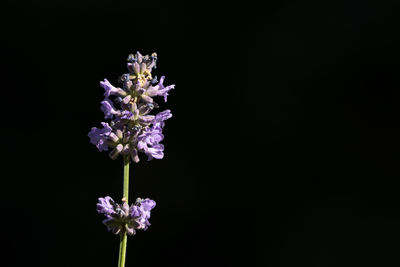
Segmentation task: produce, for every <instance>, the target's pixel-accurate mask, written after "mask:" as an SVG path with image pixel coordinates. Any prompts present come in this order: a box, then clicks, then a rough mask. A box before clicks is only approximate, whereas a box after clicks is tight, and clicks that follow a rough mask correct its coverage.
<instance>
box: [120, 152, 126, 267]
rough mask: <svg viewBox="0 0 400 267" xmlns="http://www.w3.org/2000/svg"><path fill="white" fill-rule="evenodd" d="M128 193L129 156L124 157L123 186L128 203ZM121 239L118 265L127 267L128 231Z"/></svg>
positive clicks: (124, 197) (121, 235)
mask: <svg viewBox="0 0 400 267" xmlns="http://www.w3.org/2000/svg"><path fill="white" fill-rule="evenodd" d="M128 195H129V156H125V157H124V187H123V195H122V197H123V199H124V201H126V203H128ZM120 237H121V239H120V241H119V259H118V267H125V256H126V244H127V241H128V238H127V236H126V231H124V230H123V231H121V234H120Z"/></svg>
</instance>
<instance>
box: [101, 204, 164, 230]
mask: <svg viewBox="0 0 400 267" xmlns="http://www.w3.org/2000/svg"><path fill="white" fill-rule="evenodd" d="M155 205H156V202H155V201H154V200H151V199H148V198H146V199H141V198H137V199H136V202H135V203H134V204H132V205H131V206H129V205H128V204H127V203H126V201H125V199H123V200H122V204H117V203H115V201H114V200H113V199H112V198H111V197H108V196H107V197H104V198H99V203H97V212H98V213H100V214H104V215H105V216H106V219H105V220H103V224H105V225H106V226H107V229H108V230H109V231H111V232H112V233H114V234H119V233H122V232H124V231H126V233H127V234H129V235H135V234H136V230H139V229H143V230H146V229H147V228H148V226H150V223H149V218H150V211H151V210H152V209H153V208H154V207H155Z"/></svg>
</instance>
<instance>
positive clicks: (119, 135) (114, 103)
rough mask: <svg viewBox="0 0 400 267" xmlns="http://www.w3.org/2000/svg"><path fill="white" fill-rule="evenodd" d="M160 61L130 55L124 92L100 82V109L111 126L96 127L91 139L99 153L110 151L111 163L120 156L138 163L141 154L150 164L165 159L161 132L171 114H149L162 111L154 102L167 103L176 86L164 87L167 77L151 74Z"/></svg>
mask: <svg viewBox="0 0 400 267" xmlns="http://www.w3.org/2000/svg"><path fill="white" fill-rule="evenodd" d="M157 58H158V57H157V54H156V53H153V54H151V56H149V55H146V56H143V55H141V54H140V53H139V52H137V53H136V54H131V55H129V56H128V65H127V66H128V70H129V73H125V74H123V75H121V76H120V78H119V81H120V82H121V83H122V88H123V89H121V88H119V87H115V86H113V85H112V84H111V83H110V82H109V81H108V80H107V79H104V81H101V82H100V85H101V86H102V87H103V88H104V96H105V98H104V100H103V101H102V102H101V107H100V109H101V111H103V113H104V117H105V119H109V120H110V122H109V124H103V127H104V128H103V129H98V128H95V127H93V128H92V129H91V131H90V132H89V134H88V135H89V137H90V142H91V143H92V144H94V145H95V146H96V147H97V148H98V149H99V151H107V150H108V149H111V153H109V156H110V158H111V159H117V158H118V157H119V155H121V156H124V157H125V156H126V157H130V158H131V159H132V161H133V162H135V163H137V162H139V160H140V159H139V154H140V153H139V152H141V153H144V154H146V155H147V159H148V160H151V159H153V158H155V159H162V158H163V157H164V146H163V145H162V144H160V142H161V141H162V140H163V139H164V135H163V134H162V131H163V128H164V126H165V120H167V119H169V118H171V117H172V114H171V111H170V110H169V109H167V110H165V111H162V112H159V113H158V114H156V115H152V114H150V113H151V112H152V111H153V110H154V109H155V108H158V107H159V105H158V104H157V103H156V102H155V100H154V99H153V98H154V97H156V96H162V97H164V101H165V102H166V101H167V96H168V92H169V91H170V90H172V89H174V88H175V85H169V86H164V85H163V83H164V80H165V76H162V77H161V79H160V81H157V77H154V78H153V76H152V74H151V71H152V70H153V69H155V67H156V61H157Z"/></svg>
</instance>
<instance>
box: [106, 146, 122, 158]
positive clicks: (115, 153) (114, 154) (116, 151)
mask: <svg viewBox="0 0 400 267" xmlns="http://www.w3.org/2000/svg"><path fill="white" fill-rule="evenodd" d="M122 149H123V146H122V145H121V144H119V145H117V146H116V147H115V148H114V149H113V150H112V151H111V152H110V154H109V156H110V158H111V159H116V158H117V157H118V155H119V153H121V151H122Z"/></svg>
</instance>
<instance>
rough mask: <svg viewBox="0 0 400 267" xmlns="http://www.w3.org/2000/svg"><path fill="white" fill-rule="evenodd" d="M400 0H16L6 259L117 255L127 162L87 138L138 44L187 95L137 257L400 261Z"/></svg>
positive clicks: (145, 167)
mask: <svg viewBox="0 0 400 267" xmlns="http://www.w3.org/2000/svg"><path fill="white" fill-rule="evenodd" d="M398 7H399V6H398V4H397V1H371V2H367V1H343V2H342V1H320V3H314V2H300V1H298V2H288V1H274V2H267V3H264V5H262V4H261V3H255V2H248V1H244V2H242V3H237V4H234V3H230V4H229V5H227V4H223V3H220V2H217V1H213V2H206V1H176V2H169V1H168V2H167V1H159V2H156V1H151V2H147V1H104V0H103V1H94V0H91V1H63V2H61V1H51V2H50V1H40V2H39V1H8V2H7V1H6V2H3V4H2V8H1V11H0V15H1V19H0V20H1V60H0V62H1V83H0V86H1V92H2V97H1V100H2V101H1V102H2V104H1V108H2V113H1V122H2V123H1V125H2V130H1V144H2V154H3V156H4V158H5V159H4V160H3V161H2V165H3V167H2V172H1V173H2V174H1V198H2V205H1V206H2V208H1V214H2V219H1V221H2V225H3V226H2V228H1V229H2V232H1V243H2V246H3V247H4V249H2V254H4V256H2V264H1V266H116V265H117V256H118V242H119V240H118V237H116V236H113V235H112V234H110V233H109V232H107V230H106V228H105V226H104V225H102V224H101V220H102V216H100V215H98V214H97V213H96V210H95V204H96V201H97V198H98V197H101V196H105V195H110V196H112V197H113V198H115V199H119V198H120V197H121V194H122V171H123V169H122V161H121V160H120V159H119V160H117V161H112V160H111V159H109V158H108V156H107V153H99V152H98V151H97V150H96V148H95V147H94V146H93V145H91V144H90V143H89V138H88V137H87V133H88V132H89V130H90V128H91V127H93V126H97V127H99V126H100V122H101V121H102V120H103V115H102V112H101V111H100V110H99V106H100V104H99V103H100V101H101V100H102V96H103V89H102V88H101V87H100V86H99V81H100V80H103V79H104V78H107V79H109V80H110V81H111V82H112V83H113V84H117V82H116V80H117V78H118V76H119V75H120V74H122V73H125V72H126V67H125V64H126V58H127V55H128V54H130V53H135V52H136V51H140V52H141V53H142V54H150V53H152V52H154V51H155V52H157V53H158V56H159V61H158V68H157V70H156V71H155V74H156V75H158V76H159V77H160V76H161V75H165V76H166V80H165V83H166V84H172V83H174V84H176V89H175V90H173V91H171V93H170V96H169V98H168V102H167V103H166V104H161V108H162V109H165V108H169V109H171V110H172V113H173V118H172V119H170V120H169V121H167V124H166V128H165V140H164V141H163V143H164V144H165V146H166V149H165V157H164V159H162V160H153V161H150V162H147V161H145V160H142V161H141V162H140V164H138V165H134V166H133V167H132V169H131V175H132V176H131V188H130V189H131V190H130V194H131V199H133V198H135V197H139V196H140V197H149V198H152V199H154V200H156V201H157V206H156V208H155V209H154V211H153V213H152V218H151V223H152V226H151V227H150V228H149V230H148V231H146V232H139V233H138V234H137V235H136V236H134V237H132V238H130V239H129V243H128V256H127V264H126V266H307V267H312V266H335V267H336V266H399V264H400V214H399V212H400V196H399V193H398V191H399V187H398V185H399V184H398V182H397V180H398V179H399V175H400V168H399V163H400V156H399V149H400V143H399V136H400V129H399V126H398V124H399V119H398V114H399V105H398V103H399V101H400V93H399V91H398V88H399V85H400V81H399V72H398V64H399V58H398V57H397V50H398V49H399V47H400V42H399V37H398V36H399V30H398V27H399V21H398V20H399V19H398V13H399V12H398V11H399V9H398ZM159 103H162V100H161V99H160V100H159Z"/></svg>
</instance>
